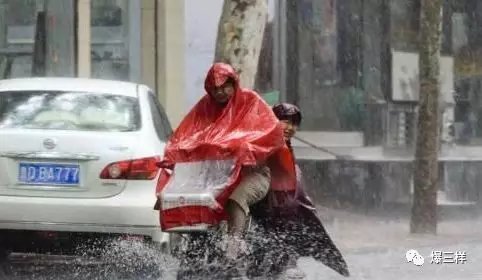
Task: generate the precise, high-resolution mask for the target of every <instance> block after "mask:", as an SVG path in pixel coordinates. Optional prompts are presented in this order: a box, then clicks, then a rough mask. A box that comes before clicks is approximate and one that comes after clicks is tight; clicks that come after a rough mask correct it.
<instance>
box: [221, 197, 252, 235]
mask: <svg viewBox="0 0 482 280" xmlns="http://www.w3.org/2000/svg"><path fill="white" fill-rule="evenodd" d="M226 210H227V212H228V232H229V234H231V235H236V236H240V235H242V234H243V232H244V229H245V227H246V218H247V217H246V214H245V211H244V210H243V208H242V207H241V206H240V205H239V204H238V203H237V202H236V201H234V200H231V199H230V200H228V203H227V205H226Z"/></svg>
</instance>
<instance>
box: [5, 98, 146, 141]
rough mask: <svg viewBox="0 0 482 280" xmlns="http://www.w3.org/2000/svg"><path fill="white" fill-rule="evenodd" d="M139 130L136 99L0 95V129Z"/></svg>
mask: <svg viewBox="0 0 482 280" xmlns="http://www.w3.org/2000/svg"><path fill="white" fill-rule="evenodd" d="M139 127H140V117H139V105H138V100H137V98H135V97H127V96H120V95H110V94H99V93H95V94H94V93H82V92H54V91H33V92H32V91H27V92H18V91H15V92H2V93H0V128H24V129H57V130H85V131H122V132H126V131H135V130H138V129H139Z"/></svg>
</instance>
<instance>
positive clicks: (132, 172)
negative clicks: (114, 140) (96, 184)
mask: <svg viewBox="0 0 482 280" xmlns="http://www.w3.org/2000/svg"><path fill="white" fill-rule="evenodd" d="M157 162H159V157H149V158H141V159H133V160H125V161H118V162H114V163H111V164H109V165H107V166H106V167H105V168H104V170H102V172H101V173H100V178H101V179H125V180H152V179H154V178H156V176H157V173H158V171H159V167H157Z"/></svg>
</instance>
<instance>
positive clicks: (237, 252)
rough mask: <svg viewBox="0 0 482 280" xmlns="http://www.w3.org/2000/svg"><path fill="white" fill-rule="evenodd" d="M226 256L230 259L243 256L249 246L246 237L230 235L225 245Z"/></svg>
mask: <svg viewBox="0 0 482 280" xmlns="http://www.w3.org/2000/svg"><path fill="white" fill-rule="evenodd" d="M224 248H225V253H226V258H228V259H230V260H237V259H238V258H239V257H241V256H245V255H247V253H248V246H247V245H246V242H245V241H244V239H242V238H240V237H238V236H228V239H227V240H226V245H225V247H224Z"/></svg>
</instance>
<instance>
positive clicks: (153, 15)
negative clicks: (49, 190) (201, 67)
mask: <svg viewBox="0 0 482 280" xmlns="http://www.w3.org/2000/svg"><path fill="white" fill-rule="evenodd" d="M184 34H185V33H184V2H183V1H177V0H140V1H129V0H0V74H1V78H14V77H31V76H64V77H65V76H67V77H76V76H80V77H92V78H100V79H114V80H124V81H132V82H140V83H145V84H147V85H149V86H150V87H151V88H153V89H154V90H155V91H156V92H157V94H158V97H159V100H160V101H161V104H163V105H164V106H165V108H166V111H167V114H168V115H169V117H170V119H171V122H172V123H173V125H176V124H177V123H178V122H179V121H180V119H181V118H182V116H183V114H184V111H185V109H184V99H185V91H184V47H185V45H184V40H185V38H184Z"/></svg>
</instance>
